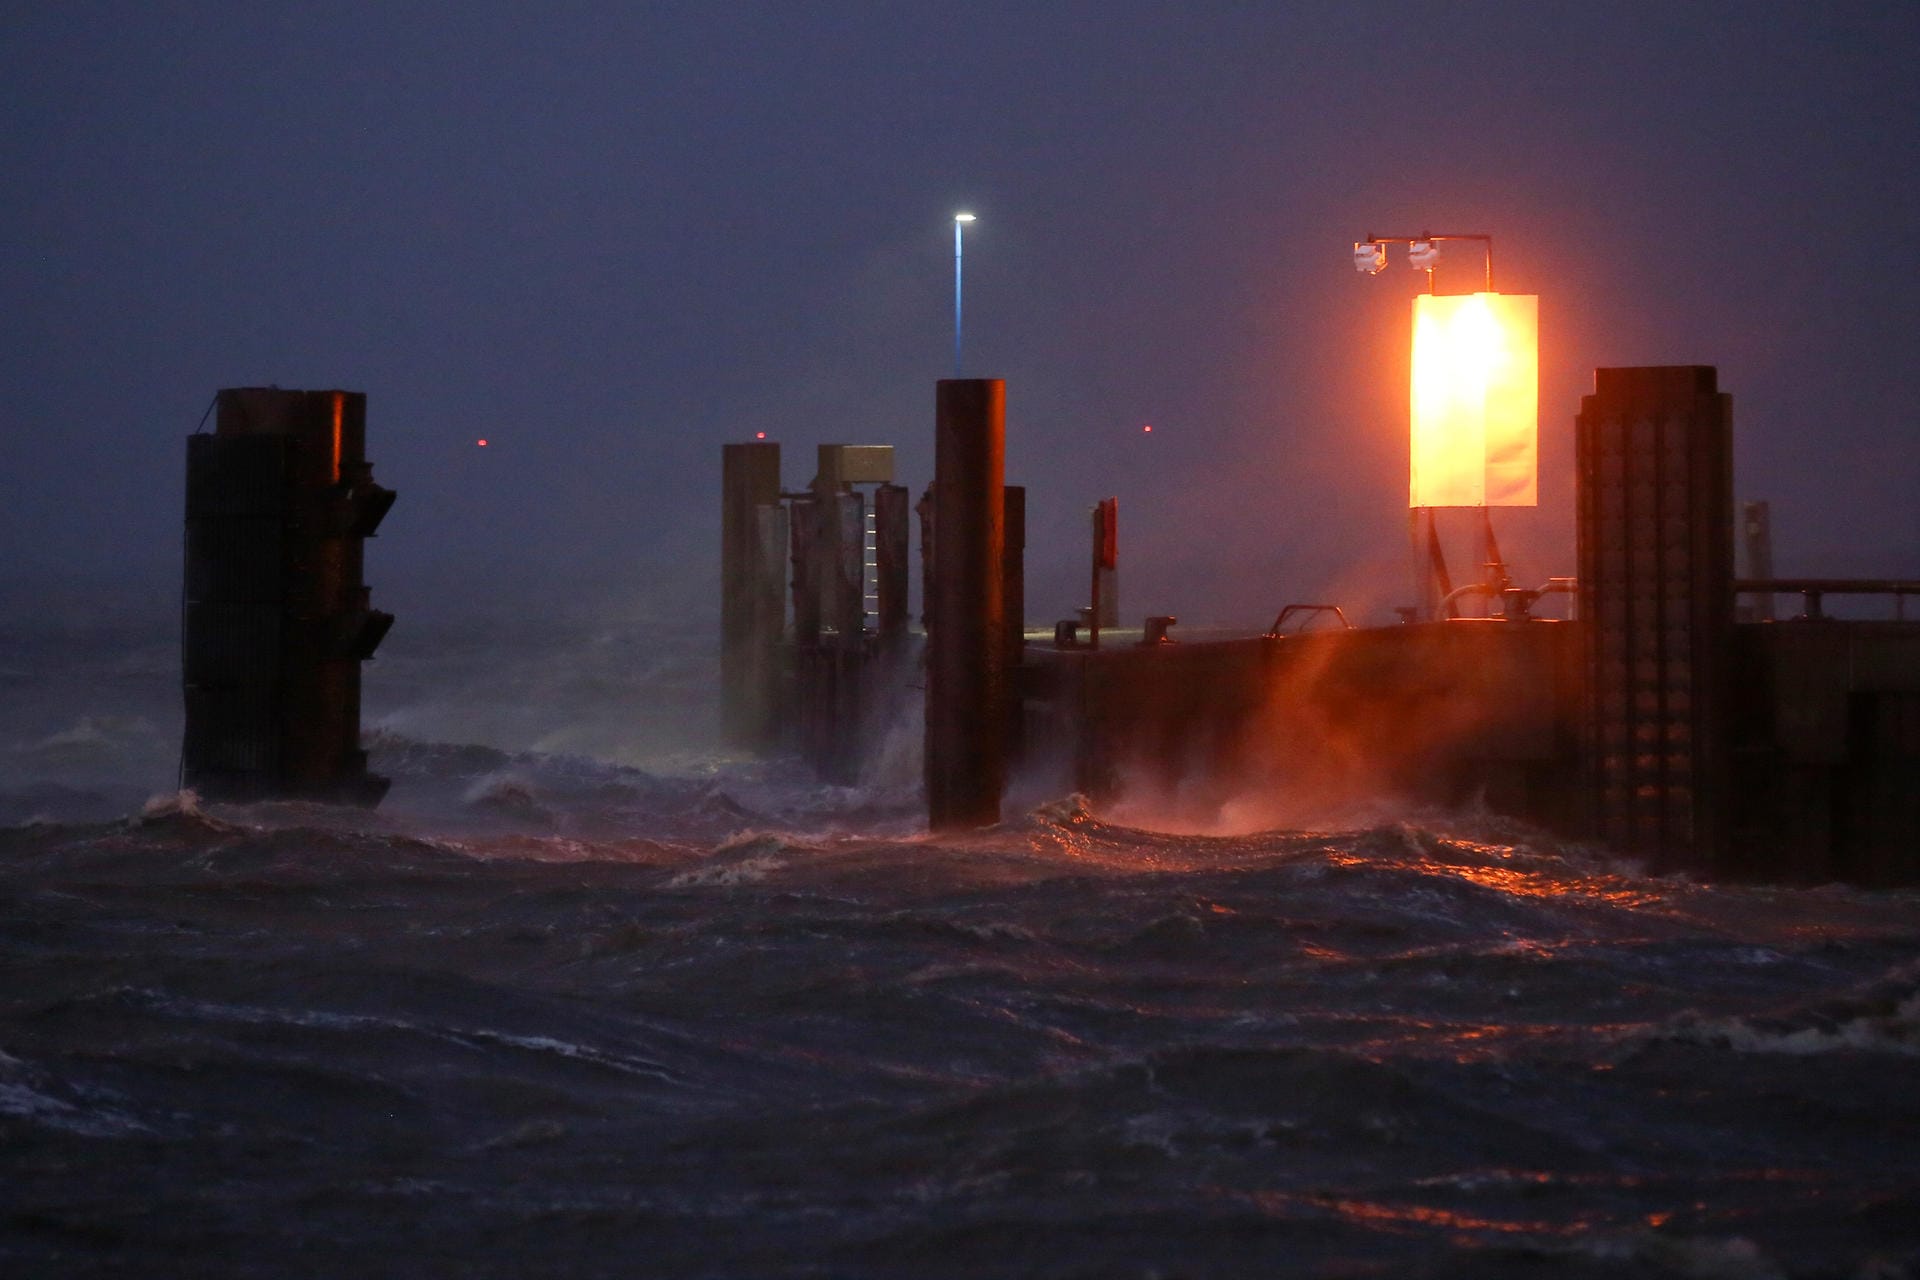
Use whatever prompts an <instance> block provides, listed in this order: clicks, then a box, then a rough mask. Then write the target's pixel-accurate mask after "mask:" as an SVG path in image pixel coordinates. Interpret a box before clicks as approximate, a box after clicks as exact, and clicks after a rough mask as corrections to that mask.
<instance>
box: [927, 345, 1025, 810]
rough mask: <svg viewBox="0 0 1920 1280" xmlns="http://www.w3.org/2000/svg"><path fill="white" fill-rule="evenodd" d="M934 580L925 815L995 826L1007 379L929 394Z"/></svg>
mask: <svg viewBox="0 0 1920 1280" xmlns="http://www.w3.org/2000/svg"><path fill="white" fill-rule="evenodd" d="M935 401H936V408H935V440H934V479H933V493H934V518H935V521H936V524H935V532H934V537H933V573H932V575H931V576H930V578H929V581H928V582H927V584H926V594H927V630H928V635H927V737H926V780H927V817H928V823H929V825H930V826H932V827H933V828H934V829H935V830H952V829H956V828H965V827H979V826H989V825H992V824H993V823H996V822H998V821H999V820H1000V798H1001V793H1002V791H1003V790H1004V788H1005V784H1006V726H1007V715H1006V704H1007V657H1008V654H1007V650H1008V644H1007V637H1006V590H1005V588H1006V569H1005V562H1004V556H1005V553H1006V498H1005V493H1004V489H1005V477H1006V383H1005V382H1003V381H1001V380H1000V379H998V378H950V379H943V380H941V382H940V383H939V387H938V390H937V392H936V397H935Z"/></svg>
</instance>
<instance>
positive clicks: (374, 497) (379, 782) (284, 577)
mask: <svg viewBox="0 0 1920 1280" xmlns="http://www.w3.org/2000/svg"><path fill="white" fill-rule="evenodd" d="M366 407H367V400H366V397H365V396H364V395H362V394H360V393H358V392H352V391H283V390H280V389H279V388H277V387H239V388H229V389H227V390H223V391H221V392H220V394H219V397H218V416H217V418H216V421H215V429H214V433H213V434H212V435H205V434H198V435H194V436H191V437H189V438H188V441H187V546H186V583H185V593H184V596H185V599H184V609H185V617H184V618H183V619H182V654H181V658H182V668H183V672H182V674H183V683H184V686H185V689H184V692H185V698H186V733H185V738H184V741H183V743H182V746H181V774H182V782H183V785H185V786H188V787H191V788H193V789H194V790H196V791H199V792H200V793H201V794H202V795H204V796H206V797H208V798H211V799H226V800H252V799H261V798H267V797H274V796H297V797H305V798H311V799H322V800H335V801H347V802H354V803H363V804H373V803H377V802H378V801H379V799H380V797H381V796H382V795H384V794H385V793H386V789H387V780H386V779H385V778H382V777H379V776H377V775H374V774H370V773H368V772H367V757H366V752H364V751H362V750H361V749H360V664H361V663H362V662H364V661H365V660H366V659H368V658H370V657H371V656H372V655H373V651H374V649H375V648H376V647H377V646H378V645H379V643H380V641H381V639H382V638H383V637H384V636H385V635H386V633H387V629H388V628H389V627H390V626H392V625H393V615H392V614H388V613H381V612H379V611H377V610H374V609H372V608H371V607H370V606H369V599H368V590H367V587H366V584H365V582H364V581H363V578H362V566H363V558H362V542H363V540H364V539H366V538H368V537H371V536H372V535H373V532H374V530H375V529H376V528H377V527H378V526H379V524H380V521H381V519H382V518H383V517H384V516H385V515H386V513H387V509H388V508H389V507H391V506H392V505H393V500H394V494H393V491H392V490H390V489H384V488H382V487H381V486H379V485H377V484H375V483H374V482H373V467H372V465H371V464H370V463H368V462H367V460H366V447H365V441H366Z"/></svg>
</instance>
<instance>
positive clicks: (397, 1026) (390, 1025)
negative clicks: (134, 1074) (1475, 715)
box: [126, 988, 683, 1084]
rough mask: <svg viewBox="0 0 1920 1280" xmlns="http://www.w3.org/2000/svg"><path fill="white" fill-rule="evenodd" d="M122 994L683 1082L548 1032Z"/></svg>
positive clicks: (216, 1018)
mask: <svg viewBox="0 0 1920 1280" xmlns="http://www.w3.org/2000/svg"><path fill="white" fill-rule="evenodd" d="M126 994H127V995H128V996H130V997H132V998H134V999H136V1000H139V1001H141V1002H142V1003H145V1004H147V1005H148V1006H149V1007H152V1008H156V1009H160V1010H162V1011H165V1012H170V1013H176V1014H184V1015H187V1016H191V1017H196V1018H204V1019H206V1020H208V1021H211V1022H236V1023H242V1024H246V1025H252V1026H288V1027H301V1028H305V1029H309V1030H318V1031H344V1032H361V1031H368V1030H374V1031H398V1032H403V1033H407V1034H411V1035H420V1036H427V1037H431V1038H433V1039H436V1040H442V1041H446V1042H449V1043H452V1044H458V1045H464V1046H466V1047H469V1048H472V1047H477V1046H482V1045H498V1046H501V1047H504V1048H509V1049H517V1050H520V1051H523V1052H529V1053H540V1054H550V1055H553V1056H556V1057H562V1058H568V1059H571V1060H573V1061H576V1062H585V1063H589V1064H591V1065H593V1066H596V1067H604V1068H606V1069H608V1070H610V1071H617V1072H620V1073H622V1074H624V1075H633V1076H645V1077H647V1078H649V1079H654V1080H663V1081H666V1082H668V1083H672V1084H679V1083H683V1081H682V1080H681V1078H680V1077H679V1076H678V1075H676V1074H675V1073H674V1071H673V1070H672V1069H671V1068H669V1067H668V1066H666V1064H664V1063H661V1062H655V1061H653V1060H652V1059H650V1058H640V1057H635V1056H632V1055H629V1054H618V1053H611V1052H608V1051H607V1050H604V1049H596V1048H593V1047H591V1046H589V1045H582V1044H576V1043H574V1042H572V1041H570V1040H561V1039H559V1038H557V1037H554V1036H542V1035H533V1036H528V1035H519V1034H516V1033H514V1032H510V1031H496V1030H494V1029H492V1028H490V1027H457V1026H429V1025H427V1024H425V1023H420V1022H415V1021H412V1020H411V1019H407V1018H389V1017H381V1016H378V1015H375V1014H366V1013H330V1012H328V1011H326V1010H323V1009H272V1008H265V1007H262V1006H259V1005H243V1004H228V1003H223V1002H220V1001H213V1000H188V999H182V998H179V997H176V996H170V995H167V994H165V993H164V992H159V991H153V990H149V989H145V988H129V989H127V990H126Z"/></svg>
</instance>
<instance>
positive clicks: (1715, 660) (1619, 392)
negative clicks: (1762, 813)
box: [1575, 365, 1733, 868]
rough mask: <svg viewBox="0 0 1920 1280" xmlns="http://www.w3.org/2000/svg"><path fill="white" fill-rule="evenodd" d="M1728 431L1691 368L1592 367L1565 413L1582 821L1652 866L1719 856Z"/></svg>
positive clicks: (1708, 371)
mask: <svg viewBox="0 0 1920 1280" xmlns="http://www.w3.org/2000/svg"><path fill="white" fill-rule="evenodd" d="M1732 427H1733V399H1732V397H1731V396H1728V395H1726V394H1725V393H1723V392H1721V391H1720V390H1719V388H1718V382H1717V375H1716V374H1715V371H1714V370H1713V368H1712V367H1710V366H1705V365H1679V366H1670V367H1655V368H1630V369H1598V370H1595V372H1594V394H1592V395H1590V396H1587V397H1585V398H1583V399H1582V400H1581V402H1580V415H1579V417H1578V418H1577V419H1576V420H1575V456H1576V459H1577V471H1576V488H1575V495H1576V506H1577V510H1578V522H1577V523H1578V534H1579V565H1580V617H1581V620H1582V622H1581V625H1582V626H1583V627H1584V628H1585V630H1584V633H1583V637H1584V643H1585V655H1584V657H1585V665H1586V686H1587V708H1586V715H1585V725H1584V729H1583V735H1584V738H1585V755H1586V761H1587V765H1586V767H1587V769H1588V770H1589V773H1588V782H1589V786H1590V788H1591V799H1592V805H1593V809H1592V813H1593V818H1594V825H1595V828H1596V834H1598V835H1600V836H1601V837H1602V838H1604V839H1606V840H1607V841H1608V842H1609V843H1612V844H1614V845H1616V846H1617V847H1620V848H1623V849H1628V850H1632V851H1635V852H1639V853H1645V854H1649V855H1652V856H1653V857H1654V858H1655V859H1657V860H1660V861H1662V862H1663V863H1666V864H1673V863H1692V864H1693V865H1696V866H1701V867H1703V868H1704V867H1708V866H1710V865H1711V864H1712V862H1713V861H1714V860H1715V859H1716V858H1717V857H1718V856H1719V855H1720V853H1721V849H1720V830H1721V826H1722V813H1723V810H1724V807H1725V805H1726V804H1727V797H1726V794H1725V791H1726V765H1727V743H1726V738H1727V724H1726V711H1725V695H1726V681H1727V671H1728V665H1727V664H1728V658H1727V652H1728V649H1729V647H1730V643H1731V639H1732V634H1733V442H1732Z"/></svg>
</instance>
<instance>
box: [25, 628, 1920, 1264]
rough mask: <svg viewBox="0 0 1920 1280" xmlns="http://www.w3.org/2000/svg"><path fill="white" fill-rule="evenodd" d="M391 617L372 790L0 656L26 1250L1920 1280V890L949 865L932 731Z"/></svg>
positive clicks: (134, 656)
mask: <svg viewBox="0 0 1920 1280" xmlns="http://www.w3.org/2000/svg"><path fill="white" fill-rule="evenodd" d="M400 634H401V633H396V637H395V641H394V642H391V643H393V645H394V651H393V652H392V653H391V654H389V653H387V652H385V651H383V656H382V661H381V662H380V663H376V664H375V666H374V667H373V668H371V669H370V671H369V676H368V704H369V716H368V719H369V723H370V724H372V725H374V726H375V727H376V729H377V733H376V736H375V738H374V740H373V745H374V748H375V767H376V768H377V769H379V770H381V771H383V772H386V773H388V774H390V775H391V776H392V777H393V778H394V788H393V792H392V794H391V795H390V797H389V799H388V801H387V803H386V804H385V805H383V806H382V807H381V808H380V809H378V810H375V811H372V812H366V811H357V810H335V809H328V808H324V807H319V806H306V805H262V806H247V807H223V806H201V805H199V804H197V803H196V802H194V801H193V799H192V798H191V797H183V796H180V795H178V794H176V793H175V791H174V789H173V786H172V779H171V774H170V769H171V760H170V755H171V751H172V749H173V747H174V746H175V745H176V744H177V710H174V709H173V708H174V706H175V704H176V703H177V695H176V694H174V693H173V692H172V679H173V674H172V671H173V668H172V661H173V659H172V653H171V651H170V650H169V649H168V648H167V646H166V645H165V644H164V643H155V644H150V645H148V646H147V647H146V648H145V649H142V648H141V647H140V646H139V645H137V644H133V645H129V644H128V643H126V638H125V637H120V638H119V639H115V640H111V641H109V640H105V639H100V638H98V637H95V638H94V639H93V640H92V641H90V642H89V644H87V645H79V646H76V645H74V644H71V643H69V644H65V645H51V646H49V647H47V648H45V649H44V650H35V649H33V647H32V646H31V645H29V644H27V643H25V642H24V641H20V640H19V639H18V638H17V637H16V639H15V641H14V642H13V646H12V649H11V650H10V651H9V652H7V653H5V654H3V655H0V658H4V662H0V668H4V670H0V678H4V679H6V680H7V681H8V682H9V683H8V684H7V688H8V690H9V695H10V701H9V703H8V712H7V716H8V720H7V723H6V724H5V725H4V726H0V732H4V733H5V735H6V737H5V746H4V750H5V752H6V753H7V754H6V757H5V759H6V763H7V769H8V772H7V775H6V780H5V782H4V784H0V820H4V821H6V822H8V823H12V824H15V825H11V826H9V827H7V828H5V829H4V830H0V904H4V907H3V909H0V1186H3V1187H4V1196H0V1275H6V1276H89V1275H143V1276H144V1275H156V1276H173V1275H179V1276H187V1275H193V1276H281V1275H328V1276H414V1275H433V1276H441V1275H445V1276H477V1277H485V1276H541V1275H555V1276H601V1275H605V1276H644V1275H667V1276H716V1277H719V1276H836V1277H837V1276H874V1277H880V1276H886V1277H894V1276H900V1277H908V1276H949V1275H953V1276H998V1275H1036V1276H1141V1277H1145V1276H1167V1277H1171V1276H1260V1275H1303V1276H1327V1277H1336V1276H1337V1277H1355V1276H1403V1275H1447V1276H1454V1275H1457V1276H1496V1277H1497V1276H1559V1275H1568V1276H1636V1277H1637V1276H1693V1277H1773V1276H1808V1277H1813V1276H1820V1277H1827V1276H1831V1277H1849V1278H1858V1280H1867V1278H1882V1277H1895V1276H1910V1275H1915V1274H1920V897H1916V896H1915V895H1913V894H1891V893H1866V892H1859V891H1853V890H1847V889H1840V888H1818V889H1767V888H1751V887H1706V886H1701V885H1698V884H1695V883H1691V882H1689V881H1686V880H1684V879H1677V878H1665V879H1661V878H1651V877H1648V876H1646V875H1644V874H1641V873H1640V872H1639V871H1638V870H1636V869H1635V868H1634V867H1633V866H1632V865H1630V864H1627V863H1624V862H1621V861H1619V860H1617V859H1614V858H1612V857H1610V856H1609V855H1608V854H1607V853H1606V851H1604V850H1599V849H1592V848H1585V847H1580V846H1574V845H1570V844H1566V843H1564V842H1559V841H1556V840H1553V839H1551V838H1548V837H1545V836H1543V835H1541V834H1540V833H1537V832H1532V831H1528V830H1526V829H1523V828H1520V827H1517V826H1514V825H1512V824H1508V823H1505V822H1503V821H1501V820H1499V819H1495V818H1491V817H1489V816H1487V815H1484V814H1476V813H1472V812H1467V813H1436V812H1422V811H1411V810H1404V809H1402V810H1396V809H1394V808H1392V807H1391V806H1390V805H1388V804H1386V803H1385V802H1382V804H1381V805H1380V806H1378V807H1377V808H1376V809H1374V810H1371V811H1369V812H1365V813H1357V814H1352V815H1348V817H1347V819H1346V820H1344V821H1341V822H1335V823H1330V824H1328V825H1327V826H1326V829H1322V830H1312V831H1303V830H1273V831H1238V832H1235V833H1232V834H1191V833H1187V834H1174V833H1169V832H1165V831H1155V830H1152V829H1149V827H1150V825H1151V823H1150V822H1147V821H1145V820H1143V819H1142V818H1141V816H1140V815H1139V814H1137V813H1135V812H1134V811H1132V810H1128V809H1125V808H1124V807H1123V808H1121V809H1118V810H1115V811H1112V812H1106V813H1102V812H1097V811H1094V810H1092V809H1091V808H1090V807H1089V806H1088V805H1087V804H1086V803H1085V802H1084V801H1082V800H1080V799H1078V798H1076V797H1073V796H1070V795H1064V794H1056V793H1050V792H1048V791H1047V790H1046V788H1045V786H1044V784H1043V783H1039V782H1036V783H1035V784H1033V786H1032V787H1030V788H1029V791H1030V792H1031V794H1027V795H1023V796H1022V797H1021V798H1020V799H1019V800H1018V802H1017V803H1015V804H1013V805H1010V806H1009V810H1008V812H1009V818H1008V820H1007V821H1006V822H1004V823H1003V824H1002V825H1001V826H999V827H997V828H994V829H990V830H986V831H982V832H978V833H975V834H972V835H968V836H962V837H943V838H938V839H934V838H929V837H928V836H927V835H926V834H925V833H924V832H923V831H921V830H920V829H919V820H920V811H919V805H918V801H917V799H916V797H915V795H914V793H913V787H912V780H913V776H914V769H915V768H916V766H915V764H914V761H913V758H912V753H911V750H910V747H911V742H912V734H911V732H910V731H903V732H902V733H901V734H900V735H899V741H898V742H896V743H894V744H892V747H891V749H890V751H889V752H888V753H886V758H885V759H884V761H883V762H882V763H881V764H880V765H879V766H878V767H877V769H876V772H875V774H874V776H873V777H872V778H871V779H870V781H869V783H868V784H867V785H865V786H862V787H857V788H829V787H823V786H820V785H818V784H815V783H813V782H812V781H810V780H809V779H808V778H806V777H805V776H804V775H803V774H802V773H800V772H799V771H798V770H797V769H796V768H795V767H794V766H792V765H791V764H788V763H783V762H779V761H772V762H765V763H756V762H751V761H743V760H737V759H729V758H726V757H724V756H721V755H717V754H715V753H713V752H712V751H711V750H708V749H705V748H704V747H703V745H702V742H703V735H704V729H703V725H704V718H703V717H704V715H705V712H704V698H705V690H706V689H707V688H709V687H710V684H709V681H710V671H709V669H708V667H707V666H706V664H705V660H704V659H703V658H702V657H701V654H702V652H703V649H702V647H701V646H700V644H698V643H697V642H696V641H697V638H694V637H689V638H687V639H686V640H685V642H684V643H683V644H679V645H678V646H676V645H673V644H667V645H664V646H662V645H661V644H660V643H659V638H658V636H657V635H656V636H653V637H652V643H651V645H650V646H649V647H648V648H649V651H650V652H652V653H653V655H654V656H653V657H652V658H651V659H650V660H648V661H644V662H643V661H635V660H633V659H632V658H631V656H630V655H631V654H632V653H633V652H636V651H637V650H638V649H639V646H638V643H637V641H634V638H633V637H632V636H630V635H628V634H627V633H625V632H623V631H621V630H619V629H618V628H615V629H610V630H609V629H602V630H600V631H597V632H591V633H582V634H581V635H578V636H575V637H574V638H573V639H572V640H571V641H569V645H568V646H567V647H566V649H565V651H564V652H561V651H558V650H556V651H555V652H553V653H550V654H547V655H545V656H544V657H542V658H541V660H539V661H537V662H529V663H527V664H524V665H521V666H518V667H516V668H514V669H513V671H512V672H510V673H509V672H502V671H500V670H496V669H493V668H492V667H490V666H489V662H488V660H487V657H486V655H487V653H488V652H490V651H489V649H488V647H487V646H486V645H484V644H481V643H479V642H478V641H477V640H476V641H475V642H474V643H473V644H472V645H471V646H470V648H469V649H467V650H461V649H460V648H459V646H458V645H455V644H452V643H448V644H446V645H427V644H425V643H422V644H421V645H420V646H419V647H418V648H417V649H413V650H409V649H408V648H407V647H406V645H405V644H404V643H401V642H400ZM630 642H632V643H630ZM662 654H664V655H665V656H661V655H662ZM116 664H117V665H116ZM115 671H117V672H119V675H117V676H116V675H113V674H111V673H112V672H115ZM169 717H172V718H171V719H169ZM909 729H910V726H909ZM1036 788H1037V789H1036ZM149 797H154V798H153V799H151V800H149ZM1123 818H1124V819H1126V821H1123V820H1122V819H1123ZM1129 823H1132V825H1129Z"/></svg>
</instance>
